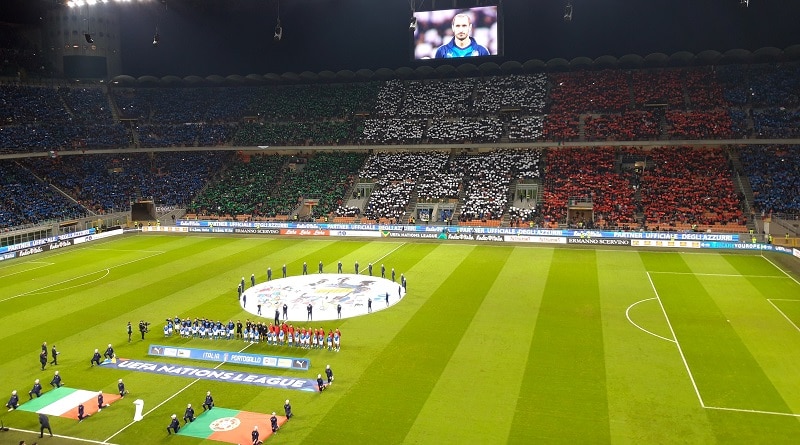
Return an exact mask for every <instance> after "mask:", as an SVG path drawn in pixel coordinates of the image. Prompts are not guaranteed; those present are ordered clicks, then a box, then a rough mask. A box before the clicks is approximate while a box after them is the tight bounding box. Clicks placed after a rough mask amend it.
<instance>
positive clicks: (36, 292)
mask: <svg viewBox="0 0 800 445" xmlns="http://www.w3.org/2000/svg"><path fill="white" fill-rule="evenodd" d="M162 253H164V252H159V253H155V254H153V255H149V256H146V257H143V258H138V259H135V260H131V261H126V262H124V263H122V264H117V265H116V266H111V267H108V268H105V269H100V270H97V271H94V272H89V273H87V274H83V275H81V276H77V277H73V278H70V279H67V280H62V281H59V282H57V283H53V284H48V285H47V286H44V287H40V288H38V289H33V290H31V291H28V292H23V293H21V294H19V295H14V296H12V297H8V298H4V299H2V300H0V303H4V302H6V301H9V300H14V299H16V298H19V297H24V296H26V295H41V294H44V293H48V292H56V291H60V290H64V289H57V290H56V291H46V292H40V291H43V290H44V289H48V288H51V287H53V286H58V285H60V284H64V283H69V282H70V281H74V280H77V279H79V278H84V277H88V276H91V275H94V274H96V273H100V272H102V271H105V272H106V274H105V275H103V277H101V278H99V279H102V278H105V277H106V276H108V275H109V274H110V273H111V269H116V268H118V267H122V266H126V265H128V264H131V263H135V262H137V261H142V260H146V259H148V258H152V257H154V256H156V255H161V254H162ZM99 279H98V280H99ZM94 281H97V280H94ZM94 281H90V283H92V282H94ZM86 284H88V283H84V284H80V285H78V286H83V285H86ZM73 287H77V286H73ZM71 288H72V287H69V288H67V289H71Z"/></svg>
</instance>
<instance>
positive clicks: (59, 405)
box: [37, 389, 97, 416]
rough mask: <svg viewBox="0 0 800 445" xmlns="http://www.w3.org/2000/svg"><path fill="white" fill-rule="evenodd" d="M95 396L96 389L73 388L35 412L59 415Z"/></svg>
mask: <svg viewBox="0 0 800 445" xmlns="http://www.w3.org/2000/svg"><path fill="white" fill-rule="evenodd" d="M96 397H97V392H96V391H86V390H83V389H78V390H75V392H73V393H71V394H70V395H68V396H66V397H63V398H61V399H58V400H56V401H55V402H53V403H51V404H49V405H47V406H45V407H44V408H42V409H40V410H39V411H37V413H41V414H47V415H50V416H60V415H62V414H64V413H65V412H67V411H69V410H71V409H73V408H75V407H76V406H78V405H80V404H82V403H86V402H89V401H90V400H94V399H95V398H96Z"/></svg>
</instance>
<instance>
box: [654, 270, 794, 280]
mask: <svg viewBox="0 0 800 445" xmlns="http://www.w3.org/2000/svg"><path fill="white" fill-rule="evenodd" d="M650 273H661V274H671V275H696V276H700V277H725V278H730V277H735V278H738V277H741V278H780V279H785V278H786V277H782V276H780V275H742V274H735V273H696V272H666V271H665V272H660V271H652V272H650Z"/></svg>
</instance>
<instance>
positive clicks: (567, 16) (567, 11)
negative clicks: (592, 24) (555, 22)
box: [564, 2, 572, 22]
mask: <svg viewBox="0 0 800 445" xmlns="http://www.w3.org/2000/svg"><path fill="white" fill-rule="evenodd" d="M564 21H565V22H571V21H572V2H567V6H565V7H564Z"/></svg>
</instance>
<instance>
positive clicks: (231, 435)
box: [178, 407, 286, 444]
mask: <svg viewBox="0 0 800 445" xmlns="http://www.w3.org/2000/svg"><path fill="white" fill-rule="evenodd" d="M270 417H272V415H271V414H262V413H252V412H249V411H238V410H235V409H227V408H218V407H215V408H212V409H210V410H208V411H205V412H203V413H202V414H200V416H198V417H197V418H195V420H194V422H191V423H188V424H186V425H184V426H181V429H180V431H178V434H180V435H184V436H191V437H197V438H199V439H210V440H216V441H220V442H228V443H235V444H241V443H252V439H251V433H252V432H253V427H254V426H258V432H259V433H260V437H259V440H262V441H263V440H266V439H267V437H269V436H271V435H272V426H270V423H269V418H270ZM276 417H277V418H278V425H280V426H282V425H283V424H284V423H286V417H285V416H276Z"/></svg>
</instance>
